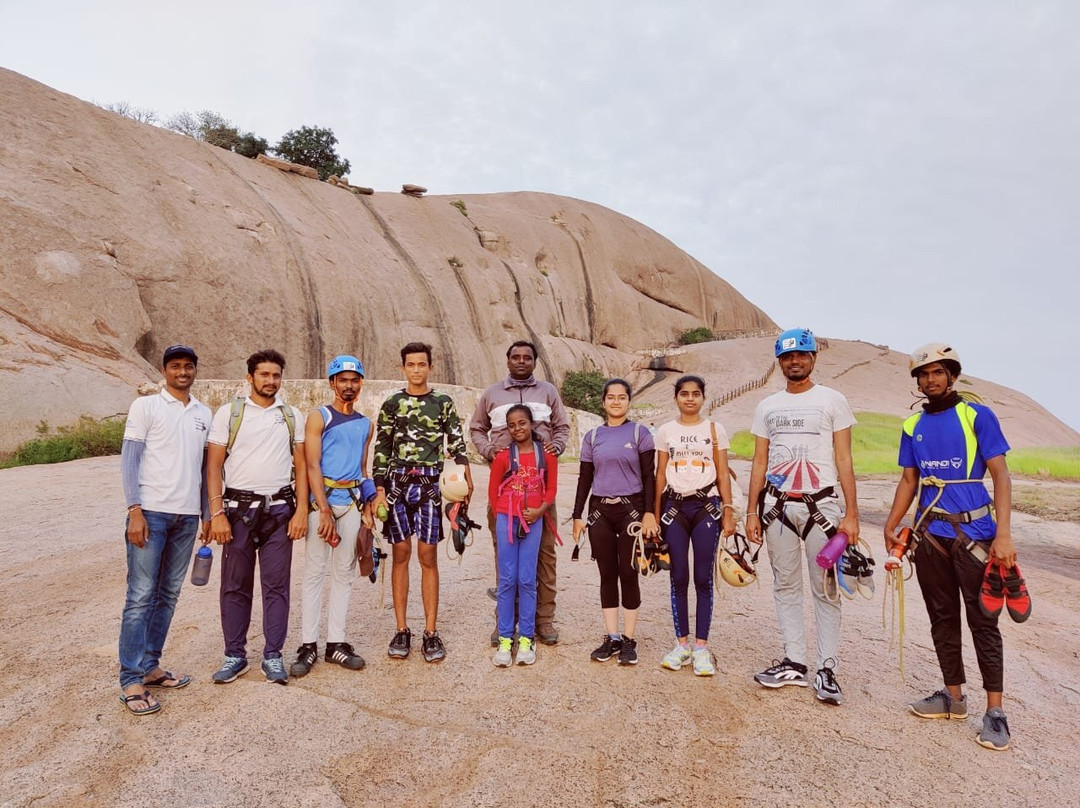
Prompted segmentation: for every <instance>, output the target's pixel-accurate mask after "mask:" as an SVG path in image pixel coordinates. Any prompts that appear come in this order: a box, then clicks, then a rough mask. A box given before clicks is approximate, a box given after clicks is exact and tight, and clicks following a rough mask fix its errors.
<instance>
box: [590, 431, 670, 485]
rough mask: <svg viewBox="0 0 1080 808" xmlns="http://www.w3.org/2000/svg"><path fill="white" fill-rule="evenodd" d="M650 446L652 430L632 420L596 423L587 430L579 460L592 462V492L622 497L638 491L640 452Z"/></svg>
mask: <svg viewBox="0 0 1080 808" xmlns="http://www.w3.org/2000/svg"><path fill="white" fill-rule="evenodd" d="M635 430H636V431H637V444H636V445H635V443H634V432H635ZM594 433H595V439H594ZM652 450H653V438H652V434H651V433H650V432H649V430H648V429H646V428H645V427H643V426H641V425H640V424H635V423H634V422H633V421H626V422H625V423H622V424H619V425H618V426H606V425H604V426H598V427H596V428H595V429H592V430H590V431H589V432H588V433H587V434H586V435H585V440H583V441H582V442H581V461H582V462H583V463H592V464H593V470H594V475H593V483H592V493H593V496H597V497H625V496H629V495H631V494H640V493H641V491H642V485H641V459H640V455H641V453H642V452H651V451H652Z"/></svg>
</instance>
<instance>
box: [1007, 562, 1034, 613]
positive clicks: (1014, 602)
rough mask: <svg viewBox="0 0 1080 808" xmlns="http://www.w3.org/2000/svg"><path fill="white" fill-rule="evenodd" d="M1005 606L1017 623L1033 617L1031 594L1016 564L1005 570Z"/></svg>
mask: <svg viewBox="0 0 1080 808" xmlns="http://www.w3.org/2000/svg"><path fill="white" fill-rule="evenodd" d="M1005 606H1006V608H1007V609H1008V610H1009V617H1011V618H1012V619H1013V621H1014V622H1016V623H1023V622H1024V621H1025V620H1027V619H1028V618H1029V617H1031V595H1029V594H1028V590H1027V585H1026V584H1025V583H1024V577H1023V576H1022V575H1021V574H1020V567H1018V566H1017V565H1016V564H1013V565H1012V566H1011V567H1010V568H1009V569H1007V570H1005Z"/></svg>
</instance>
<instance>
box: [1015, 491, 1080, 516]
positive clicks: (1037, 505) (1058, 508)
mask: <svg viewBox="0 0 1080 808" xmlns="http://www.w3.org/2000/svg"><path fill="white" fill-rule="evenodd" d="M1012 505H1013V510H1014V511H1020V512H1022V513H1029V514H1031V515H1032V516H1038V517H1039V518H1040V519H1049V520H1051V521H1054V522H1076V521H1080V499H1078V498H1077V496H1076V489H1075V488H1073V487H1072V486H1040V485H1038V484H1032V483H1027V484H1023V483H1021V484H1019V485H1013V489H1012Z"/></svg>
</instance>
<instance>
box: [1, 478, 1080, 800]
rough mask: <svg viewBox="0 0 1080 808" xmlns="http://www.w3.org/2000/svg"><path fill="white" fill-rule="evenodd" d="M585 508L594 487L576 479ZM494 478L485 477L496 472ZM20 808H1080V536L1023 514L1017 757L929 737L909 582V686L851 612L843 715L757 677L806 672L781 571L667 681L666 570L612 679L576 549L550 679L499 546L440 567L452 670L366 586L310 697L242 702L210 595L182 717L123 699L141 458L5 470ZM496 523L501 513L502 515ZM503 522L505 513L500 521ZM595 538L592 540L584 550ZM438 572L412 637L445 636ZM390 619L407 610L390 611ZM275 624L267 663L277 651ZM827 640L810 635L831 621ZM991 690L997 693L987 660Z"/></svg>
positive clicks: (188, 597) (882, 502)
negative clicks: (693, 662) (916, 713)
mask: <svg viewBox="0 0 1080 808" xmlns="http://www.w3.org/2000/svg"><path fill="white" fill-rule="evenodd" d="M561 470H562V471H563V476H564V480H563V482H564V484H563V485H562V486H561V494H560V498H559V499H560V510H561V513H562V515H563V516H567V515H568V514H569V510H570V501H571V499H572V492H573V481H574V472H575V467H574V466H572V465H564V466H563V467H562V469H561ZM485 476H486V475H485V474H478V475H477V477H478V479H483V478H484V477H485ZM0 488H2V490H3V492H4V497H3V499H4V503H5V514H6V518H5V519H4V525H3V528H0V551H2V555H0V558H2V559H3V560H2V562H0V565H2V566H0V575H2V578H3V580H4V586H3V598H2V599H0V660H2V662H3V673H4V675H3V677H2V679H0V748H2V749H3V750H4V753H3V757H2V759H3V763H2V764H0V770H2V773H0V804H2V805H4V806H30V805H33V806H53V805H65V806H80V805H102V806H106V805H108V806H113V805H132V806H145V805H173V806H216V805H228V806H247V805H251V806H290V807H295V806H335V805H340V806H361V805H374V804H392V805H395V806H412V805H424V806H431V805H446V806H489V805H497V804H515V805H520V806H531V805H542V806H548V805H577V806H592V805H595V806H623V807H628V806H646V805H649V806H653V805H691V804H693V805H701V804H710V805H725V806H726V805H731V806H788V805H805V806H845V808H848V807H850V806H925V805H935V806H942V807H943V808H944V807H945V806H980V808H996V807H997V806H1010V807H1013V806H1067V805H1077V804H1080V773H1078V772H1077V770H1076V769H1074V768H1073V765H1074V764H1073V762H1072V761H1073V760H1074V759H1075V757H1076V749H1077V742H1078V740H1080V732H1078V730H1077V718H1078V717H1080V713H1078V710H1077V707H1078V705H1080V667H1078V665H1077V656H1078V651H1080V640H1078V639H1077V634H1076V628H1075V627H1076V624H1077V620H1076V616H1075V615H1076V611H1077V607H1078V606H1080V594H1078V589H1077V586H1076V583H1075V581H1076V579H1077V578H1078V577H1080V563H1078V559H1080V525H1078V524H1077V523H1076V522H1048V521H1043V520H1041V519H1039V518H1036V517H1033V516H1026V515H1019V516H1017V517H1016V518H1015V531H1016V536H1017V542H1018V544H1019V545H1020V548H1021V556H1020V557H1021V564H1022V566H1023V569H1024V572H1025V574H1026V577H1027V579H1028V582H1029V585H1030V588H1031V590H1032V592H1033V597H1034V602H1035V606H1034V614H1033V616H1032V618H1031V620H1030V621H1029V622H1028V623H1026V624H1024V625H1016V624H1013V623H1012V622H1011V621H1010V620H1008V619H1007V618H1005V619H1003V621H1002V629H1003V632H1004V635H1005V655H1006V682H1007V688H1008V692H1007V694H1006V697H1007V702H1006V707H1007V710H1008V713H1009V719H1010V724H1011V727H1012V730H1013V735H1014V742H1013V748H1012V749H1011V750H1010V751H1008V752H1005V753H994V752H990V751H987V750H984V749H982V748H980V747H979V746H977V745H976V744H975V742H974V737H975V734H976V732H977V730H978V728H979V726H980V721H981V717H982V707H981V704H980V697H979V694H978V692H976V693H975V697H974V698H973V699H972V701H973V705H974V706H975V709H974V711H973V715H972V716H971V717H970V718H968V719H967V720H966V721H962V722H946V721H940V722H934V721H921V720H919V719H916V718H914V717H912V716H910V715H908V714H907V713H906V710H905V706H904V705H905V703H906V702H908V701H910V700H912V699H914V698H917V697H919V696H920V695H922V694H925V693H927V692H930V691H932V690H934V689H936V688H937V687H938V686H939V678H938V672H937V666H936V662H935V658H934V655H933V650H932V647H931V644H930V638H929V630H928V624H927V619H926V614H925V611H924V609H923V606H922V602H921V599H920V597H919V594H918V590H917V587H916V586H914V582H911V584H912V585H910V586H909V587H908V588H907V602H906V607H907V608H906V612H907V615H906V616H907V634H906V638H905V642H904V650H905V654H904V662H905V672H906V681H905V680H904V679H902V678H901V676H900V672H899V670H898V665H897V652H896V644H895V642H891V633H890V630H889V629H888V628H883V626H882V595H881V593H882V591H883V590H884V587H883V586H882V581H881V579H880V578H879V580H878V593H879V594H878V596H877V598H876V599H875V600H874V601H873V602H866V601H855V602H849V603H846V604H845V627H844V639H843V643H842V648H841V653H842V657H843V659H842V669H841V672H840V676H839V680H840V683H841V684H842V686H843V687H844V696H845V703H844V705H843V706H841V707H838V708H837V707H827V706H825V705H822V704H819V703H817V702H816V701H815V700H814V698H813V696H812V694H811V692H810V691H808V690H802V689H797V688H786V689H783V690H780V691H766V690H764V689H762V688H759V687H758V686H757V685H756V684H755V683H754V682H753V680H752V678H751V676H752V674H753V673H754V672H755V671H757V670H759V669H761V668H763V667H765V666H766V665H768V664H769V662H770V661H771V660H772V659H773V658H774V657H777V656H780V655H781V653H780V641H779V636H778V633H777V630H776V623H775V619H774V615H773V609H772V601H771V595H770V575H769V572H768V570H767V564H763V565H762V572H763V574H762V581H761V585H759V586H752V587H749V588H747V589H743V590H735V589H732V588H725V589H723V590H722V591H721V592H720V593H719V594H718V596H717V598H716V607H715V613H714V618H713V642H712V646H713V648H714V650H715V651H716V653H717V656H718V662H719V674H718V675H717V676H715V677H713V678H712V679H698V678H695V677H694V676H693V675H692V674H691V673H690V671H689V669H684V670H683V671H680V672H678V673H672V672H670V671H665V670H661V669H660V667H659V665H658V663H659V660H660V658H661V656H662V655H663V653H664V652H665V651H667V650H668V648H669V646H670V645H671V642H672V637H671V634H672V629H671V624H670V612H669V607H668V582H667V580H666V578H656V579H647V580H645V581H644V582H643V589H644V598H645V601H644V604H643V607H642V611H641V615H642V619H641V623H640V628H639V632H638V638H639V650H640V653H641V664H639V665H638V666H637V667H636V668H619V667H617V666H616V665H615V664H614V663H613V662H612V663H607V664H604V665H600V664H597V663H594V662H590V661H589V659H588V654H589V651H590V650H591V649H592V648H593V647H594V646H595V645H596V644H597V641H598V639H599V637H600V633H601V628H600V614H599V608H598V602H599V596H598V579H597V573H596V569H595V566H594V565H593V564H591V563H590V562H588V561H582V562H581V563H577V564H574V563H571V562H570V552H569V547H564V548H562V550H561V553H560V567H559V571H560V584H559V588H560V591H559V616H558V621H559V628H560V630H561V632H562V641H561V642H560V644H559V645H558V646H557V647H554V648H546V647H541V648H540V652H539V659H538V661H537V663H536V665H535V666H533V667H532V668H517V667H515V668H511V669H505V670H504V669H496V668H494V667H493V666H492V665H491V661H490V656H491V649H490V648H489V647H488V634H489V632H490V628H491V625H492V621H491V610H492V602H491V601H490V600H488V598H487V597H486V595H485V594H484V590H485V589H486V588H487V587H488V586H489V585H490V584H491V577H492V576H491V572H492V560H491V546H490V536H488V535H487V533H486V531H485V532H484V534H482V536H481V537H480V538H479V539H478V540H477V542H476V544H475V545H474V546H473V547H472V548H471V549H469V550H468V551H467V552H466V554H465V558H464V560H463V562H462V563H460V564H459V563H457V562H444V563H443V565H442V568H441V569H442V593H443V596H442V604H441V611H440V623H441V631H442V635H443V637H444V638H445V640H446V643H447V647H448V651H449V656H448V658H447V659H446V661H445V662H443V663H442V664H440V665H428V664H426V663H424V661H423V660H422V659H421V658H420V657H419V655H414V657H412V658H410V659H408V660H406V661H404V662H398V661H392V660H390V659H388V658H387V656H386V652H385V648H386V644H387V642H388V641H389V639H390V637H391V635H392V633H393V629H394V624H393V616H392V612H391V610H390V609H389V608H381V606H380V599H381V595H380V587H379V586H378V585H372V584H370V583H368V582H367V581H366V580H361V581H358V582H357V584H356V590H355V593H354V596H353V601H352V608H351V613H350V626H351V628H350V639H351V640H352V641H353V642H354V643H355V644H356V645H357V648H358V651H359V652H360V653H361V654H363V655H364V656H365V657H366V658H367V660H368V666H367V668H366V669H365V670H364V671H361V672H352V671H346V670H343V669H340V668H337V667H334V666H330V665H327V664H325V663H323V662H320V663H319V664H318V665H317V666H316V668H315V670H314V671H313V672H312V673H311V675H309V676H307V677H306V678H304V679H302V680H293V681H291V682H290V683H289V685H288V687H279V686H274V685H269V684H267V683H266V682H265V681H264V680H263V677H262V675H261V674H260V673H259V672H258V670H257V667H256V668H254V669H253V670H252V671H251V672H249V673H248V674H247V675H246V676H244V677H242V678H241V679H239V680H237V681H236V682H234V683H232V684H230V685H225V686H216V685H213V684H211V683H210V673H211V672H212V671H213V670H214V669H215V668H216V666H217V664H218V663H219V661H220V656H221V650H222V649H221V632H220V627H219V623H218V609H217V592H216V583H217V580H218V576H217V569H216V566H215V571H214V575H213V577H212V579H211V585H210V586H208V587H205V588H201V589H200V588H196V587H192V586H190V585H185V588H184V592H183V594H182V596H181V600H180V604H179V607H178V609H177V613H176V618H175V621H174V623H173V628H172V633H171V635H170V642H169V645H168V647H167V653H166V659H165V662H166V663H167V664H168V666H169V667H171V668H172V669H173V670H174V671H177V672H181V671H182V672H186V673H189V674H191V675H192V676H193V678H194V681H193V682H192V684H191V685H190V686H189V687H188V688H186V689H184V690H181V691H176V692H166V693H165V694H164V695H162V696H161V701H162V703H163V705H164V709H162V710H161V711H160V712H159V713H157V714H156V715H153V716H148V717H144V718H136V717H134V716H131V715H129V714H128V713H127V712H126V711H125V710H124V709H123V708H122V707H121V705H120V704H119V703H118V702H117V699H116V695H117V692H118V688H117V684H116V673H117V662H116V638H117V633H118V629H119V621H120V611H121V607H122V603H123V598H124V575H125V567H124V554H123V539H122V518H123V505H122V500H121V494H120V485H119V462H118V460H117V459H116V458H101V459H92V460H84V461H78V462H75V463H69V464H65V465H58V466H47V467H32V468H20V469H10V470H5V471H0ZM891 490H892V489H891V483H890V482H889V481H888V480H866V481H861V484H860V492H859V493H860V501H861V503H862V510H863V514H864V520H865V521H864V526H863V528H864V531H865V534H866V537H867V538H868V539H869V540H870V541H871V542H872V544H873V546H874V548H875V550H876V551H878V552H879V553H880V550H879V548H880V546H881V541H882V540H881V530H880V525H881V523H882V522H883V520H884V514H885V510H886V507H887V502H888V500H889V498H890V497H891ZM478 506H479V503H478ZM474 510H475V511H476V512H478V513H482V509H481V508H480V507H476V508H475V509H474ZM564 532H565V533H566V534H569V529H568V528H567V529H566V530H565V531H564ZM301 568H302V554H301V553H299V552H297V553H296V556H295V563H294V567H293V573H294V583H293V593H294V608H293V615H292V620H291V631H290V638H289V641H288V645H289V648H288V651H289V654H290V656H291V653H292V651H293V650H294V648H295V645H296V644H298V639H297V637H298V634H299V618H300V611H299V599H298V592H299V580H300V572H301ZM418 578H419V575H418V572H416V571H415V570H414V587H413V599H412V600H413V602H412V606H411V608H410V622H411V624H412V625H413V627H414V628H418V627H419V626H420V625H421V624H422V612H421V609H420V605H419V591H418ZM386 599H387V600H388V599H389V592H387V593H386ZM260 620H261V611H260V609H259V608H258V607H256V610H255V619H254V621H253V623H254V626H253V629H252V632H251V637H252V640H251V648H250V650H249V652H250V653H252V655H253V656H255V657H257V656H258V652H259V650H260V648H261V637H260V633H261V632H260V629H259V621H260ZM807 621H808V624H810V625H811V627H812V621H811V619H810V615H809V611H808V613H807ZM966 654H967V657H968V670H969V672H970V675H971V676H972V679H973V682H974V684H975V685H976V686H977V685H978V674H977V671H976V670H975V666H974V654H973V652H972V651H971V647H970V643H969V642H968V643H967V645H966Z"/></svg>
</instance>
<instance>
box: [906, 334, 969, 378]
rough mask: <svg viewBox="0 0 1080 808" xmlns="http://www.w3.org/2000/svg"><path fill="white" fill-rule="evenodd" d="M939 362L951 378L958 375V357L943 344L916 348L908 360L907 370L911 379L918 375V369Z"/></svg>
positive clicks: (931, 344) (938, 343) (937, 343)
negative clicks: (950, 374)
mask: <svg viewBox="0 0 1080 808" xmlns="http://www.w3.org/2000/svg"><path fill="white" fill-rule="evenodd" d="M934 362H940V363H941V364H943V365H944V366H945V368H946V369H947V370H948V371H949V372H950V373H952V375H953V376H959V375H960V355H959V354H958V353H957V352H956V351H954V350H953V349H952V347H950V346H949V345H946V344H945V343H944V342H931V343H929V344H928V345H923V346H922V347H921V348H916V349H915V351H914V352H913V353H912V354H911V356H910V357H909V358H908V370H909V371H911V375H912V377H914V376H916V375H918V371H919V368H922V367H926V366H927V365H932V364H933V363H934Z"/></svg>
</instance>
